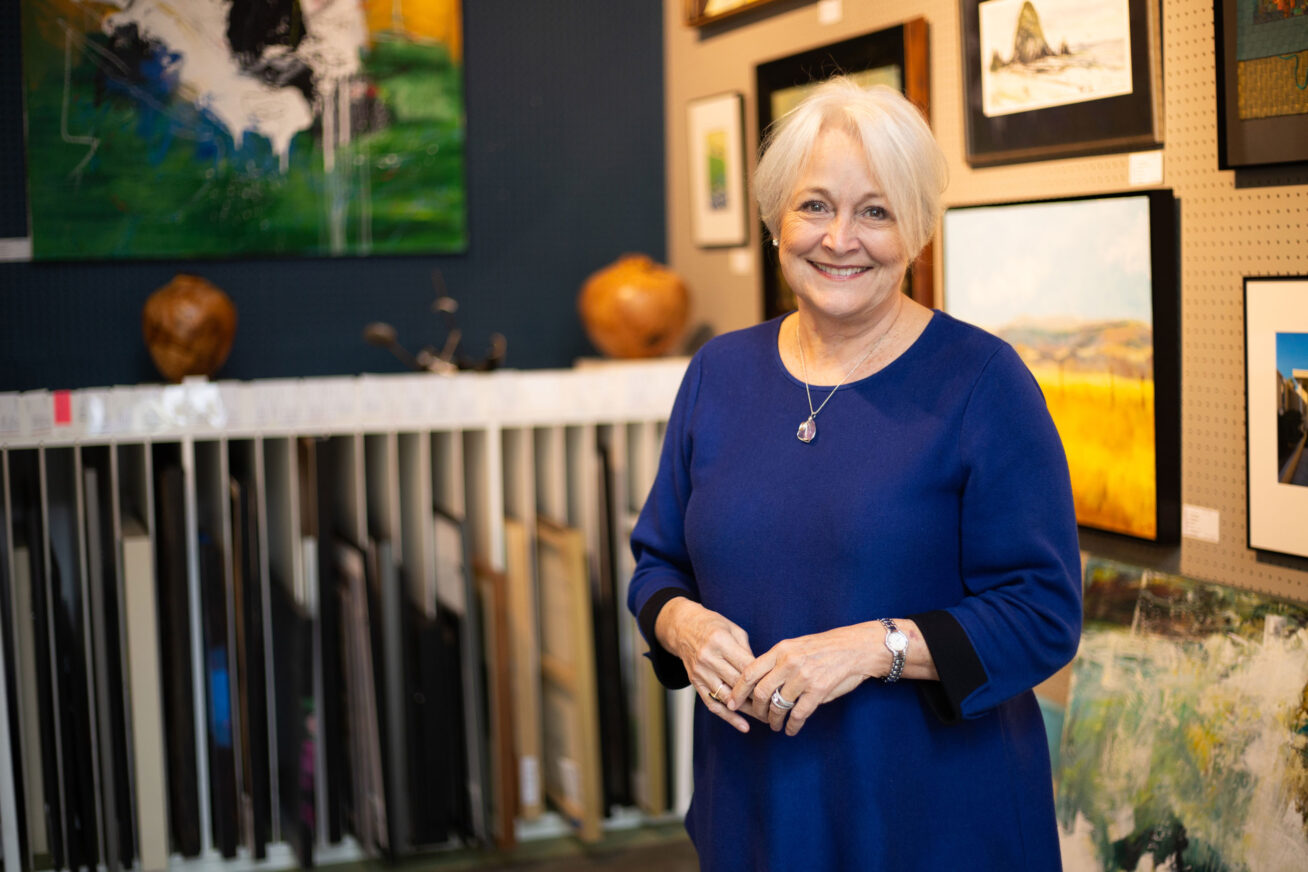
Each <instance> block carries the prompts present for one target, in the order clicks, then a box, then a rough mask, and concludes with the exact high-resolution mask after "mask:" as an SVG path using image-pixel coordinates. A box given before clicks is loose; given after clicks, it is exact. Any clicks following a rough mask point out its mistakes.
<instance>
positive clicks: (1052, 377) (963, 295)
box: [941, 189, 1181, 544]
mask: <svg viewBox="0 0 1308 872" xmlns="http://www.w3.org/2000/svg"><path fill="white" fill-rule="evenodd" d="M1125 198H1135V199H1139V200H1142V201H1147V203H1146V202H1142V203H1140V204H1139V205H1140V208H1139V209H1138V210H1137V211H1135V212H1132V213H1130V214H1131V215H1133V216H1138V217H1140V218H1141V219H1142V220H1143V219H1144V218H1145V217H1146V216H1147V223H1148V231H1147V232H1148V255H1147V256H1148V261H1149V294H1148V296H1149V330H1150V337H1149V341H1150V346H1149V356H1150V357H1151V365H1150V370H1151V373H1152V385H1147V384H1146V382H1145V380H1144V378H1143V376H1142V372H1141V371H1140V370H1139V369H1138V367H1139V365H1140V361H1141V360H1143V359H1146V358H1144V357H1143V356H1142V352H1141V350H1140V349H1141V348H1143V345H1142V344H1141V343H1140V342H1139V339H1140V335H1139V333H1138V332H1137V331H1136V329H1135V328H1134V327H1133V326H1132V325H1131V324H1130V323H1129V318H1128V316H1127V315H1125V314H1123V313H1122V312H1119V311H1116V310H1113V311H1111V312H1110V311H1109V310H1107V309H1105V308H1104V306H1103V305H1102V301H1103V300H1105V299H1115V298H1116V295H1115V294H1114V293H1113V290H1114V289H1113V287H1112V286H1111V284H1110V282H1111V281H1112V278H1111V275H1110V274H1109V273H1108V269H1107V265H1106V264H1105V266H1104V268H1103V269H1100V270H1098V271H1097V272H1096V273H1095V279H1094V280H1093V281H1092V282H1090V284H1091V285H1093V288H1092V289H1087V290H1085V291H1084V292H1083V293H1081V295H1080V296H1075V294H1076V293H1077V291H1076V290H1075V289H1074V290H1070V291H1069V290H1068V288H1069V287H1070V286H1072V283H1069V282H1063V281H1060V280H1058V279H1057V278H1056V277H1058V276H1060V275H1067V273H1068V270H1069V269H1071V270H1076V269H1078V267H1077V266H1075V258H1076V257H1077V253H1076V252H1077V250H1078V249H1080V250H1089V251H1091V252H1092V253H1091V254H1090V255H1088V256H1090V257H1099V256H1100V253H1102V251H1103V247H1102V243H1103V240H1100V239H1096V240H1095V242H1094V243H1093V244H1089V243H1088V242H1087V240H1088V239H1090V238H1092V237H1093V236H1094V233H1093V232H1079V229H1080V228H1095V227H1101V228H1105V229H1106V231H1107V232H1110V233H1111V232H1116V233H1117V234H1118V235H1119V236H1120V237H1121V238H1123V239H1131V240H1134V239H1135V238H1137V237H1138V236H1139V235H1140V234H1139V230H1140V228H1139V227H1137V226H1136V225H1134V224H1131V223H1128V222H1124V221H1118V222H1111V221H1103V220H1099V219H1100V218H1101V217H1102V214H1103V213H1102V212H1098V213H1097V212H1095V211H1094V210H1095V208H1096V206H1097V204H1101V203H1106V202H1107V201H1116V200H1122V199H1125ZM1027 207H1036V208H1035V209H1028V208H1027ZM1047 207H1053V208H1047ZM1124 208H1126V207H1124ZM1176 216H1177V201H1176V198H1175V197H1174V195H1173V193H1172V191H1171V190H1168V189H1157V190H1139V191H1125V192H1120V193H1110V194H1098V195H1090V196H1080V197H1062V198H1056V199H1046V200H1027V201H1017V202H1002V203H982V204H975V205H968V206H954V207H950V208H948V209H946V210H945V216H944V222H943V226H944V230H943V233H942V246H943V255H944V256H943V258H942V260H943V269H942V273H943V275H942V281H941V290H942V298H943V299H942V306H941V308H942V309H943V310H944V311H946V312H949V313H950V314H952V315H955V316H956V317H960V318H962V319H963V320H965V321H970V322H973V323H977V324H978V325H979V326H981V327H984V328H986V329H988V330H990V331H991V332H994V333H996V334H997V335H999V336H1000V337H1001V338H1005V339H1007V340H1008V341H1009V342H1010V343H1011V344H1012V345H1013V346H1014V347H1015V348H1017V349H1018V353H1019V354H1021V355H1022V358H1023V360H1024V361H1026V363H1027V365H1028V366H1030V367H1031V369H1032V372H1033V374H1034V375H1035V376H1036V379H1037V381H1040V382H1041V388H1042V390H1043V391H1044V393H1045V397H1046V399H1047V400H1048V401H1049V404H1050V410H1051V413H1052V414H1053V416H1054V419H1055V423H1056V424H1058V426H1059V427H1060V433H1061V434H1062V437H1063V442H1064V446H1065V447H1066V448H1067V453H1068V460H1069V467H1070V468H1071V472H1072V490H1073V497H1074V498H1075V500H1076V502H1077V523H1078V524H1080V525H1081V526H1083V527H1086V528H1089V529H1095V530H1101V531H1104V532H1107V533H1113V534H1117V535H1121V536H1124V537H1129V538H1132V539H1141V540H1145V541H1150V542H1158V543H1168V544H1171V543H1175V542H1177V541H1179V538H1180V526H1181V354H1180V345H1181V323H1180V284H1179V281H1178V269H1177V263H1178V259H1177V253H1178V239H1179V237H1178V235H1177V217H1176ZM1009 240H1020V243H1019V244H1018V245H1016V246H1011V245H1006V244H1005V243H1006V241H1009ZM1048 240H1053V242H1052V243H1050V242H1048ZM1118 256H1119V257H1121V256H1122V255H1118ZM1030 275H1037V276H1046V277H1054V278H1053V280H1052V281H1045V282H1043V283H1042V284H1041V286H1040V293H1039V295H1038V298H1039V301H1040V304H1041V305H1043V306H1044V309H1045V310H1046V311H1045V312H1043V313H1037V312H1034V311H1032V309H1031V308H1030V307H1026V306H1018V305H1015V304H1014V303H1012V301H1013V300H1021V299H1036V298H1035V297H1031V296H1030V295H1028V296H1026V297H1024V296H1023V294H1022V290H1021V287H1020V286H1021V284H1022V281H1023V279H1024V278H1025V277H1026V276H1030ZM996 284H999V285H1003V286H1009V287H1010V291H1011V292H1010V293H1008V294H1006V295H1003V299H1000V298H999V297H997V296H996V295H995V294H993V293H987V292H986V289H987V288H993V287H994V286H995V285H996ZM970 289H971V290H970ZM1062 293H1068V294H1070V295H1071V296H1069V302H1070V303H1071V305H1068V306H1067V307H1065V308H1061V309H1060V308H1058V307H1057V306H1056V305H1053V304H1055V303H1056V302H1057V300H1058V295H1059V294H1062ZM1015 310H1016V315H1014V311H1015ZM1088 310H1093V311H1095V312H1096V313H1097V314H1096V315H1095V316H1094V317H1087V316H1086V315H1085V314H1084V312H1086V311H1088ZM1037 315H1039V316H1040V317H1044V318H1046V319H1048V320H1046V321H1044V322H1042V321H1039V320H1037ZM1078 320H1079V321H1080V323H1079V324H1076V323H1075V321H1078ZM1122 349H1125V351H1123V350H1122ZM1132 361H1134V363H1132ZM1065 368H1066V369H1065ZM1065 378H1066V379H1067V381H1066V383H1065V382H1064V379H1065ZM1115 385H1116V387H1115ZM1119 388H1120V390H1119ZM1105 389H1106V390H1107V392H1108V401H1107V402H1105V401H1104V397H1103V392H1104V391H1105ZM1150 393H1152V403H1153V410H1152V420H1150V419H1149V418H1148V417H1145V419H1144V420H1143V421H1135V420H1132V417H1131V414H1132V413H1131V411H1130V410H1132V409H1138V408H1139V406H1138V405H1134V406H1133V405H1131V403H1132V402H1134V401H1135V400H1137V399H1138V400H1140V401H1141V402H1143V400H1144V398H1145V397H1148V396H1149V394H1150ZM1128 397H1129V398H1130V399H1127V398H1128ZM1137 414H1138V413H1137ZM1060 419H1061V420H1060ZM1108 421H1114V422H1115V430H1114V429H1110V427H1109V425H1108V424H1107V423H1105V422H1108ZM1149 424H1152V429H1153V446H1152V448H1153V451H1152V453H1153V470H1152V473H1153V475H1152V490H1153V503H1154V504H1153V511H1152V517H1150V512H1149V511H1148V510H1147V508H1146V509H1144V510H1141V508H1140V506H1139V504H1137V503H1136V502H1134V500H1133V498H1132V495H1135V494H1137V493H1138V492H1139V484H1140V483H1141V482H1142V481H1143V480H1144V479H1143V476H1142V475H1141V473H1140V470H1139V469H1138V468H1137V469H1136V470H1135V475H1134V476H1132V477H1124V476H1127V475H1130V472H1129V471H1127V468H1128V467H1129V466H1130V464H1131V461H1130V458H1131V457H1132V456H1136V457H1138V456H1139V455H1138V454H1135V453H1133V452H1131V451H1130V450H1129V446H1130V445H1134V444H1136V443H1135V442H1134V440H1135V439H1137V438H1138V434H1141V433H1147V432H1148V425H1149ZM1078 425H1081V426H1078ZM1068 428H1070V429H1068ZM1091 431H1093V432H1091ZM1115 433H1116V434H1117V435H1118V436H1123V437H1124V438H1122V439H1117V436H1115V435H1114V434H1115ZM1115 439H1117V441H1114V440H1115ZM1078 482H1080V483H1082V484H1083V485H1085V486H1083V487H1078ZM1115 485H1116V486H1115Z"/></svg>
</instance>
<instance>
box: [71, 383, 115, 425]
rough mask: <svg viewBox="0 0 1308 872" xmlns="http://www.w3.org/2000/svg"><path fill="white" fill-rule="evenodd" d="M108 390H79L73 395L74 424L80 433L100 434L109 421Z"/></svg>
mask: <svg viewBox="0 0 1308 872" xmlns="http://www.w3.org/2000/svg"><path fill="white" fill-rule="evenodd" d="M108 396H109V392H108V391H78V392H77V393H76V394H75V395H74V396H73V424H74V427H75V429H76V430H77V431H78V432H79V433H84V434H86V435H87V436H98V435H100V434H102V433H104V432H105V430H106V429H107V425H108V422H109V415H108V402H107V400H108Z"/></svg>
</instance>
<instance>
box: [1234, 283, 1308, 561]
mask: <svg viewBox="0 0 1308 872" xmlns="http://www.w3.org/2000/svg"><path fill="white" fill-rule="evenodd" d="M1244 360H1245V388H1244V390H1245V402H1246V406H1247V408H1246V413H1245V428H1246V430H1245V432H1246V437H1247V448H1248V450H1247V451H1246V457H1247V458H1248V460H1247V462H1248V468H1247V472H1246V477H1247V481H1248V499H1249V518H1248V524H1247V525H1246V526H1247V529H1248V531H1249V547H1250V548H1257V549H1262V550H1266V551H1277V552H1280V553H1282V554H1293V555H1297V556H1299V557H1308V533H1305V529H1304V522H1303V519H1304V518H1305V517H1308V451H1305V448H1304V443H1305V442H1306V441H1308V435H1305V434H1306V433H1308V278H1306V277H1299V278H1246V279H1245V280H1244Z"/></svg>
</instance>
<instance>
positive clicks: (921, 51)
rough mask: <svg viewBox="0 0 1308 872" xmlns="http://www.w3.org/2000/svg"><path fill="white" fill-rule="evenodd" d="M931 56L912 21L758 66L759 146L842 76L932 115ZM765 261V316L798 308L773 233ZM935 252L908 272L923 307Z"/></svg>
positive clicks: (909, 287)
mask: <svg viewBox="0 0 1308 872" xmlns="http://www.w3.org/2000/svg"><path fill="white" fill-rule="evenodd" d="M929 60H930V59H929V56H928V53H927V22H926V19H925V18H914V19H912V20H910V21H906V22H904V23H903V24H897V25H895V26H894V27H888V28H886V29H885V30H878V31H875V32H873V33H867V34H863V35H862V36H855V37H853V38H851V39H846V40H843V41H841V42H836V43H832V44H831V45H825V46H821V47H819V48H814V49H809V50H807V51H803V52H800V53H799V54H793V55H790V56H788V57H783V58H778V59H777V60H773V61H768V62H766V63H762V64H759V65H758V67H757V68H755V80H756V86H757V92H756V93H757V95H758V138H759V142H762V141H763V137H764V135H765V133H766V132H767V129H768V127H769V126H770V125H771V124H772V122H773V121H775V120H776V119H778V118H780V117H781V116H782V115H785V114H786V113H787V112H789V111H790V110H791V109H793V108H794V107H795V105H796V104H797V103H799V101H800V100H802V99H803V98H804V96H805V95H806V94H807V93H808V92H809V90H811V89H812V88H813V86H815V85H817V84H819V83H821V82H823V81H825V80H826V79H829V78H831V77H832V76H835V75H839V74H843V75H847V76H849V77H850V78H852V79H854V80H855V81H856V82H858V83H859V84H860V85H863V86H864V87H870V86H872V85H886V86H889V87H891V88H894V89H895V90H897V91H900V92H902V93H903V94H904V96H905V97H907V98H908V99H909V100H911V101H912V102H913V103H914V104H915V105H916V106H917V107H918V108H919V109H921V110H922V114H923V115H924V116H926V117H927V118H928V120H929V119H930V117H931V113H930V110H931V100H930V96H931V90H930V85H929V74H930V69H929ZM760 238H761V241H760V244H759V247H760V249H761V252H762V253H761V257H762V258H763V317H764V318H772V317H775V316H777V315H781V314H783V313H785V312H789V311H790V310H791V309H793V308H795V295H794V292H792V291H791V289H790V287H789V285H787V284H786V279H785V276H783V275H782V274H781V267H780V266H779V264H778V262H777V256H776V253H775V249H774V248H773V247H772V244H771V239H772V237H771V235H770V234H769V233H767V231H766V229H764V231H763V232H762V233H761V234H760ZM933 262H934V255H933V248H932V246H931V245H928V246H927V247H926V248H925V249H924V250H923V251H922V253H921V255H919V256H918V259H917V261H915V262H914V264H913V266H912V268H911V269H910V270H909V274H908V277H907V279H906V281H905V287H904V292H905V293H907V294H909V295H910V296H912V297H913V299H915V300H917V301H918V302H919V303H922V304H923V305H925V306H931V305H933V303H934V300H935V295H934V290H933V279H932V269H933Z"/></svg>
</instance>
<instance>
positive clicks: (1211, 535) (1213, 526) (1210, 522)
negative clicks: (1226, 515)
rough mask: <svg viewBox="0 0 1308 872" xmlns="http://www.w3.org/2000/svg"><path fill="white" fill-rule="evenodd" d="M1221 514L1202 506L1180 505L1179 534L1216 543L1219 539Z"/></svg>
mask: <svg viewBox="0 0 1308 872" xmlns="http://www.w3.org/2000/svg"><path fill="white" fill-rule="evenodd" d="M1220 528H1221V514H1220V513H1219V512H1218V511H1217V510H1216V509H1205V508H1204V507H1203V506H1190V505H1182V506H1181V535H1182V536H1184V537H1185V538H1187V539H1198V540H1199V541H1201V542H1212V543H1214V544H1216V543H1217V542H1218V541H1219V540H1220V538H1221V537H1220Z"/></svg>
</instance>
